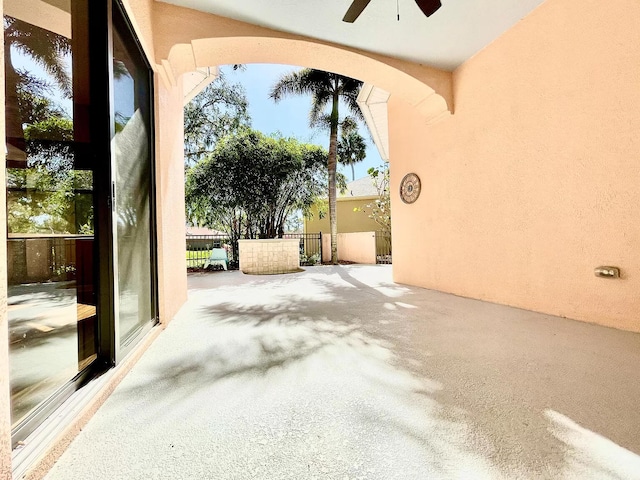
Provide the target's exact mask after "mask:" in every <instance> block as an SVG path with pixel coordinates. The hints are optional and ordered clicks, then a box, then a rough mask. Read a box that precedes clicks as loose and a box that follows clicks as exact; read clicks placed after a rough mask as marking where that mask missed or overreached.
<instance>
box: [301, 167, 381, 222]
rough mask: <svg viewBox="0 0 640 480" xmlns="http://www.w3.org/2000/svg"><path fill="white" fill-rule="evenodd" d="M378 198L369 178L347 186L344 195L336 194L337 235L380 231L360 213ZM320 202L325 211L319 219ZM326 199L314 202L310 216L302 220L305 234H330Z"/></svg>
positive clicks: (355, 181)
mask: <svg viewBox="0 0 640 480" xmlns="http://www.w3.org/2000/svg"><path fill="white" fill-rule="evenodd" d="M377 198H378V189H377V188H376V186H375V184H374V180H373V178H372V177H370V176H368V175H367V176H366V177H362V178H359V179H357V180H354V181H353V182H350V183H348V184H347V190H346V191H345V192H344V193H340V192H338V198H337V202H336V208H337V212H338V233H352V232H374V231H376V230H380V226H379V225H378V224H377V223H376V222H374V221H373V220H372V219H371V218H369V215H368V214H367V213H366V212H364V211H362V210H363V209H365V206H366V205H367V204H369V203H372V202H373V201H375V200H376V199H377ZM322 202H324V203H325V205H324V210H325V211H326V212H325V214H324V217H323V218H320V215H319V213H318V212H319V210H322V207H323V205H322ZM326 203H327V200H326V198H325V199H323V200H320V201H318V202H316V203H315V204H314V205H313V206H312V207H311V213H312V216H311V217H310V218H305V219H304V231H305V233H315V232H322V233H330V231H331V229H330V225H329V211H328V205H326Z"/></svg>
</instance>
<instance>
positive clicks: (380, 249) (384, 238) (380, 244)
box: [376, 231, 391, 264]
mask: <svg viewBox="0 0 640 480" xmlns="http://www.w3.org/2000/svg"><path fill="white" fill-rule="evenodd" d="M376 263H385V264H390V263H391V233H390V232H383V231H377V232H376Z"/></svg>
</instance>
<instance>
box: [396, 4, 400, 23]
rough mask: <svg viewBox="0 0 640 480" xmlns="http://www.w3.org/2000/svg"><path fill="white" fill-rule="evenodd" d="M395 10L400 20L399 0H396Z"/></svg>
mask: <svg viewBox="0 0 640 480" xmlns="http://www.w3.org/2000/svg"><path fill="white" fill-rule="evenodd" d="M396 12H397V14H398V21H400V0H396Z"/></svg>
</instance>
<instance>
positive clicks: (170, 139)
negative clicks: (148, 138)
mask: <svg viewBox="0 0 640 480" xmlns="http://www.w3.org/2000/svg"><path fill="white" fill-rule="evenodd" d="M182 99H183V91H182V82H181V81H180V80H179V81H178V83H177V85H176V86H174V87H170V88H167V87H166V86H165V85H164V84H163V82H160V81H158V80H156V189H157V190H156V201H157V222H158V223H157V225H158V237H157V238H158V296H159V304H160V305H159V306H160V321H161V322H162V323H167V322H169V321H170V320H171V318H172V317H173V316H174V315H175V314H176V313H177V312H178V310H179V309H180V307H181V306H182V304H183V303H184V302H185V301H186V299H187V271H186V268H185V262H184V252H185V248H186V247H185V238H186V229H185V221H184V133H183V132H184V126H183V114H182V112H183V109H182V105H183V102H182Z"/></svg>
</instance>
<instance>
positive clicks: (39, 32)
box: [4, 16, 71, 160]
mask: <svg viewBox="0 0 640 480" xmlns="http://www.w3.org/2000/svg"><path fill="white" fill-rule="evenodd" d="M12 50H17V51H18V52H21V53H23V54H26V55H28V56H30V57H31V59H32V60H34V61H35V62H36V63H38V64H39V65H40V66H41V67H42V68H43V69H44V70H45V71H46V72H47V73H48V74H49V75H50V77H51V78H52V79H53V80H54V81H55V83H56V84H57V85H58V87H59V88H60V90H61V91H62V93H63V94H64V95H65V96H67V97H70V96H71V79H70V78H69V74H68V73H67V66H66V63H65V56H66V55H68V54H69V53H70V52H71V42H70V41H69V39H67V38H65V37H63V36H61V35H58V34H56V33H53V32H50V31H48V30H45V29H42V28H39V27H36V26H35V25H31V24H29V23H26V22H23V21H21V20H18V19H16V18H12V17H9V16H5V17H4V66H5V112H6V117H7V118H6V136H7V143H8V144H9V146H8V147H9V152H8V153H9V155H8V158H10V159H11V158H12V157H13V159H16V160H23V159H24V151H25V140H24V132H23V130H22V124H23V119H22V115H21V112H20V92H21V91H24V90H28V89H29V84H31V85H32V86H33V85H35V86H36V89H38V84H39V85H40V89H42V88H46V87H47V82H42V81H38V80H35V79H34V78H33V77H32V76H31V75H30V74H29V73H28V72H25V71H23V70H16V69H15V68H14V66H13V62H12V61H11V52H12Z"/></svg>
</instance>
